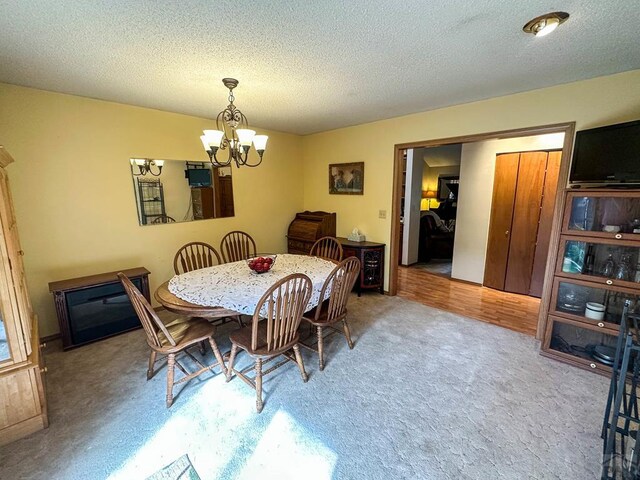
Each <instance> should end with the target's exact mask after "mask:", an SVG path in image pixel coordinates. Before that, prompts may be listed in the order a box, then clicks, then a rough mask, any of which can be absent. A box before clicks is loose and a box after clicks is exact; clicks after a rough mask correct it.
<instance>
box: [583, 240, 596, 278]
mask: <svg viewBox="0 0 640 480" xmlns="http://www.w3.org/2000/svg"><path fill="white" fill-rule="evenodd" d="M593 259H594V255H593V245H589V247H588V249H587V255H586V257H585V259H584V268H583V269H582V273H585V274H587V275H591V274H592V273H593Z"/></svg>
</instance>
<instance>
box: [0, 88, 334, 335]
mask: <svg viewBox="0 0 640 480" xmlns="http://www.w3.org/2000/svg"><path fill="white" fill-rule="evenodd" d="M213 113H215V112H212V114H213ZM211 124H212V122H211V120H206V119H202V118H196V117H190V116H185V115H179V114H173V113H167V112H161V111H157V110H151V109H145V108H138V107H132V106H127V105H122V104H116V103H109V102H103V101H97V100H92V99H88V98H81V97H74V96H69V95H61V94H55V93H50V92H44V91H40V90H33V89H28V88H22V87H16V86H12V85H6V84H0V144H2V145H5V147H6V148H7V150H8V151H9V152H10V153H11V155H12V156H13V157H14V158H15V160H16V162H15V163H14V164H13V165H11V166H9V168H8V172H9V178H10V181H11V186H12V192H13V197H14V203H15V208H16V215H17V219H18V227H19V232H20V237H21V241H22V246H23V249H24V251H25V257H24V261H25V267H26V273H27V281H28V285H29V289H30V292H31V297H32V300H33V304H34V308H35V310H36V312H37V313H38V314H39V315H40V322H41V334H42V335H43V336H46V335H51V334H53V333H56V332H57V331H58V326H57V321H56V317H55V314H54V309H53V300H52V297H51V295H50V294H49V292H48V283H49V282H51V281H53V280H61V279H65V278H71V277H77V276H81V275H90V274H94V273H100V272H106V271H111V270H117V269H125V268H130V267H136V266H145V267H147V268H148V269H149V270H150V271H151V277H150V278H151V288H152V290H154V289H155V288H156V287H157V286H158V285H159V284H160V283H161V282H164V281H166V280H168V279H169V278H170V277H171V276H172V274H173V267H172V262H173V256H174V254H175V252H176V250H177V249H178V248H179V247H180V246H181V245H183V244H184V243H186V242H189V241H194V240H202V241H205V242H210V243H212V244H213V245H216V246H217V245H218V244H219V242H220V239H221V237H222V236H223V235H224V234H225V233H226V232H228V231H230V230H234V229H241V230H246V231H247V232H249V233H250V234H251V235H253V236H254V238H255V239H256V242H257V244H258V247H259V249H260V250H262V251H274V252H282V251H284V250H285V249H286V241H285V234H286V232H287V226H288V224H289V222H290V221H291V220H292V218H293V216H294V214H295V212H298V211H300V210H301V209H302V206H303V196H302V186H301V180H300V179H301V177H302V163H301V155H302V150H301V139H300V137H298V136H295V135H288V134H282V133H276V132H266V133H268V134H269V136H270V138H269V144H268V148H267V152H266V153H265V159H264V162H263V164H262V165H261V166H260V167H258V168H255V169H254V168H247V167H243V168H240V169H235V167H234V172H233V183H234V185H233V188H234V197H235V212H236V216H235V217H232V218H225V219H214V220H203V221H198V222H190V223H181V224H165V225H156V226H149V227H140V226H139V225H138V218H137V213H136V205H135V201H134V195H133V187H132V184H131V173H130V169H129V158H130V157H149V158H166V159H180V160H199V161H203V160H206V159H207V157H206V154H205V152H204V151H203V149H202V144H201V143H200V139H199V138H198V137H199V135H200V134H201V130H202V129H203V128H210V127H211ZM260 133H263V132H262V131H261V132H260ZM323 177H326V175H325V176H323Z"/></svg>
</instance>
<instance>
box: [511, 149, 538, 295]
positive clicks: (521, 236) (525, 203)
mask: <svg viewBox="0 0 640 480" xmlns="http://www.w3.org/2000/svg"><path fill="white" fill-rule="evenodd" d="M548 155H549V153H548V152H526V153H521V154H520V164H519V166H518V181H517V186H516V197H515V202H514V206H513V221H512V223H511V235H510V237H511V241H510V243H509V257H508V261H507V275H506V277H505V282H504V289H505V290H506V291H507V292H513V293H521V294H523V295H528V294H529V289H530V286H531V274H532V273H533V259H534V256H535V251H536V239H537V236H538V222H539V221H540V209H541V207H542V191H543V189H544V177H545V171H546V167H547V157H548Z"/></svg>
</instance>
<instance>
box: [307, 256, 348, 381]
mask: <svg viewBox="0 0 640 480" xmlns="http://www.w3.org/2000/svg"><path fill="white" fill-rule="evenodd" d="M359 275H360V260H358V259H357V258H356V257H349V258H346V259H345V260H343V261H342V262H340V263H339V264H338V266H337V267H336V268H334V269H333V271H332V272H331V273H330V274H329V276H328V277H327V279H326V280H325V282H324V285H323V286H322V290H321V291H320V300H319V303H318V306H317V307H315V308H313V309H311V310H310V311H308V312H306V313H305V314H304V315H303V317H302V318H303V320H305V321H306V322H308V323H309V324H311V325H312V326H314V327H316V335H317V348H315V349H314V348H313V346H312V345H306V344H304V343H301V344H300V345H302V346H303V347H305V348H308V349H310V350H313V351H314V352H316V353H317V354H318V357H319V367H320V370H324V351H323V349H324V340H325V336H324V334H325V330H329V331H330V333H329V335H327V337H329V336H330V335H332V334H334V333H340V334H343V335H344V336H345V337H346V339H347V344H348V345H349V348H350V349H353V341H351V331H350V330H349V324H348V323H347V302H348V301H349V293H351V290H353V286H354V284H355V282H356V280H357V279H358V276H359ZM340 321H341V322H342V328H343V331H340V330H338V329H337V328H335V327H334V325H335V324H336V323H338V322H340Z"/></svg>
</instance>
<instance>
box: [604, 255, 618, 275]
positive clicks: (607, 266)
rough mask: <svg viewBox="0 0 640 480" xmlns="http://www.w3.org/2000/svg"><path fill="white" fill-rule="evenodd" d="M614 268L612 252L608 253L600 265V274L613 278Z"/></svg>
mask: <svg viewBox="0 0 640 480" xmlns="http://www.w3.org/2000/svg"><path fill="white" fill-rule="evenodd" d="M615 270H616V261H615V260H614V259H613V254H612V253H610V254H609V256H608V257H607V261H606V262H604V266H603V267H602V276H603V277H608V278H613V275H614V273H615Z"/></svg>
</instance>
